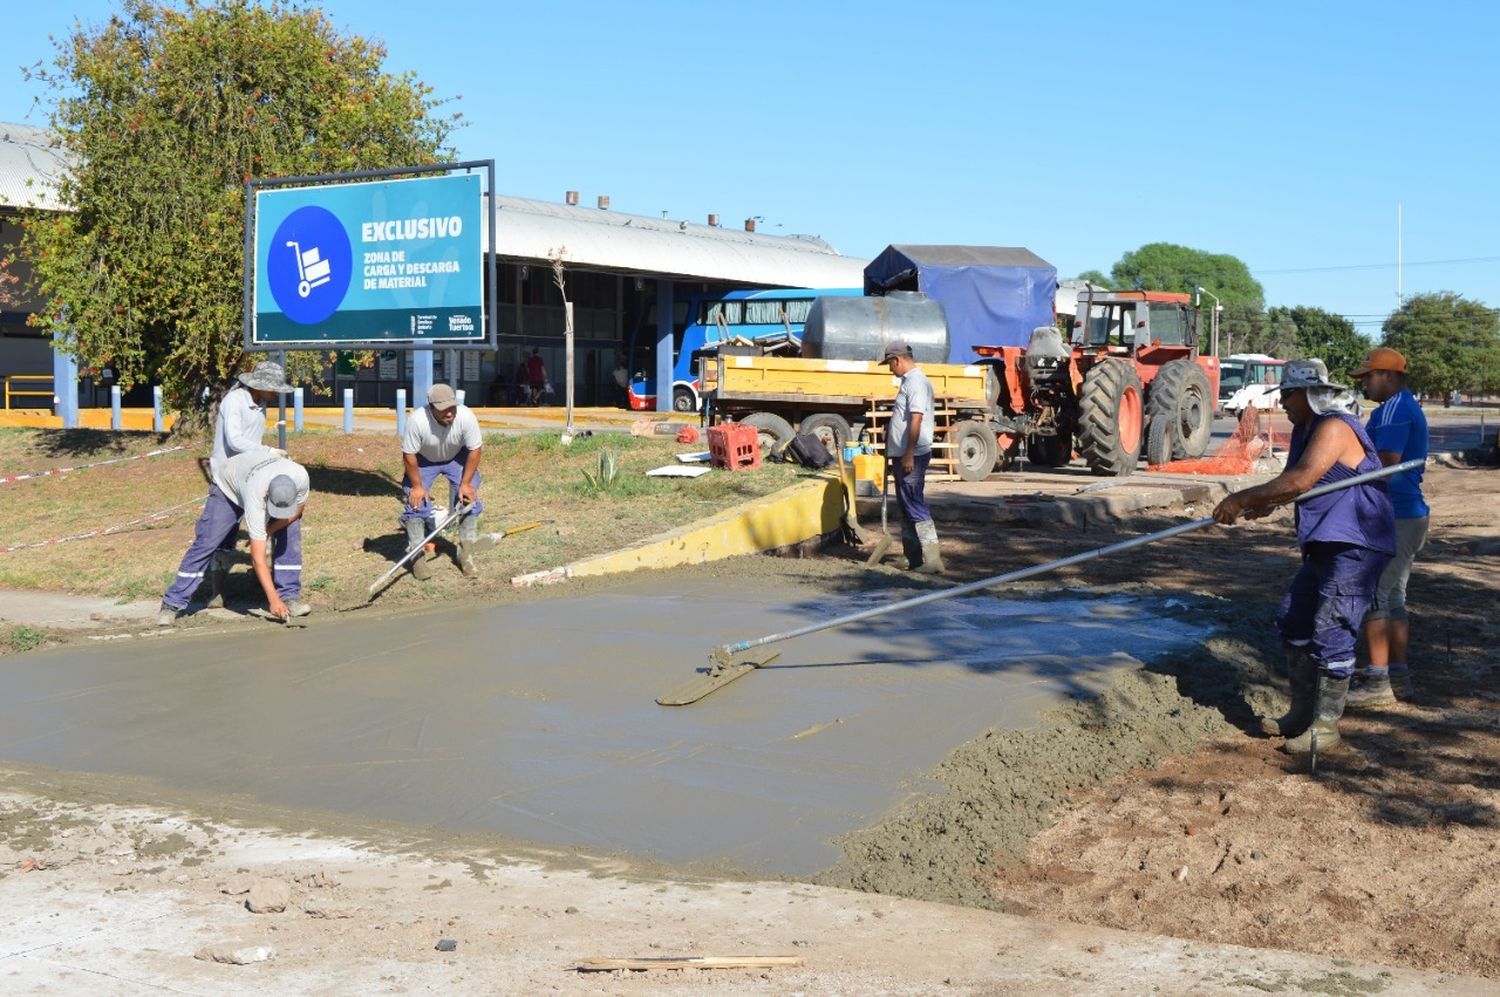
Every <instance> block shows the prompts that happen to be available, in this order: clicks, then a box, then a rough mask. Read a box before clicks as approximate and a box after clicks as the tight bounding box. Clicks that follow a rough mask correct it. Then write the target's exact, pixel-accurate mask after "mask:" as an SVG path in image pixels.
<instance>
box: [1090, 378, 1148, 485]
mask: <svg viewBox="0 0 1500 997" xmlns="http://www.w3.org/2000/svg"><path fill="white" fill-rule="evenodd" d="M1144 415H1145V410H1144V406H1143V405H1142V403H1141V379H1140V377H1139V376H1137V375H1136V372H1135V368H1134V367H1133V366H1131V365H1130V364H1128V363H1126V362H1125V361H1123V360H1101V361H1099V362H1098V363H1096V364H1094V366H1092V367H1090V368H1089V372H1088V373H1087V374H1086V375H1084V378H1083V389H1082V390H1081V391H1080V392H1079V394H1078V450H1079V452H1080V453H1081V454H1083V459H1084V462H1085V463H1087V464H1088V466H1089V470H1090V471H1093V472H1094V473H1095V474H1100V475H1124V474H1130V473H1132V472H1133V471H1135V465H1136V460H1137V459H1138V458H1139V456H1140V452H1141V429H1142V427H1143V425H1144Z"/></svg>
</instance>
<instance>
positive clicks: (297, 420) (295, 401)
mask: <svg viewBox="0 0 1500 997" xmlns="http://www.w3.org/2000/svg"><path fill="white" fill-rule="evenodd" d="M292 413H293V414H292V426H293V428H295V429H296V430H297V432H299V433H300V432H302V389H301V388H294V389H293V390H292Z"/></svg>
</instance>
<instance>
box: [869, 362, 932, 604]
mask: <svg viewBox="0 0 1500 997" xmlns="http://www.w3.org/2000/svg"><path fill="white" fill-rule="evenodd" d="M881 363H885V364H889V365H890V368H891V373H892V374H893V375H895V376H896V377H898V378H900V380H901V387H900V390H898V391H897V392H896V402H895V406H894V407H893V408H892V410H891V421H890V425H889V427H888V428H887V429H886V437H885V457H886V460H889V461H891V462H892V463H891V476H892V477H893V478H894V479H895V482H896V504H897V506H899V507H900V509H901V549H902V550H903V551H905V552H906V567H907V570H909V571H917V572H921V573H922V574H924V575H936V574H941V573H942V571H943V555H942V550H941V548H940V547H939V546H938V535H937V526H936V524H934V523H933V521H932V510H930V509H928V508H927V498H926V487H927V465H928V463H929V462H931V460H932V422H933V411H934V405H933V395H932V382H931V381H929V380H928V379H927V375H926V374H924V373H922V368H920V367H918V366H917V362H916V360H915V359H913V358H912V353H911V344H909V343H907V342H906V340H904V339H893V340H891V341H890V342H889V343H887V344H886V346H885V352H884V353H883V354H882V355H881Z"/></svg>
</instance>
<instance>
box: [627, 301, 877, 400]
mask: <svg viewBox="0 0 1500 997" xmlns="http://www.w3.org/2000/svg"><path fill="white" fill-rule="evenodd" d="M862 293H863V290H862V289H861V288H857V287H837V288H806V287H804V288H789V289H776V290H768V291H725V292H723V293H720V294H707V295H695V296H693V297H690V298H688V299H687V300H686V301H685V302H683V301H678V302H676V307H675V308H674V309H673V312H674V314H673V323H672V348H673V353H674V356H673V357H672V409H673V410H674V411H677V412H695V411H697V410H698V408H699V407H700V406H701V405H702V399H701V397H700V396H699V393H698V392H699V385H698V371H697V366H696V361H695V360H694V358H693V354H694V353H695V352H697V351H699V350H703V349H705V348H713V347H715V346H717V345H718V344H719V343H722V342H724V341H726V340H731V339H748V340H751V341H755V340H762V339H770V338H773V337H775V336H778V335H790V336H792V337H793V338H795V339H798V340H800V339H801V338H802V328H803V326H804V325H805V324H806V322H807V313H808V312H809V311H811V310H812V304H813V301H814V299H816V298H822V297H833V296H841V297H858V296H860V295H861V294H862ZM655 313H656V309H655V308H654V307H652V308H648V309H647V310H646V312H645V313H644V315H643V316H642V319H641V321H640V323H639V324H638V325H637V326H636V328H635V330H634V331H633V332H632V334H631V339H630V371H631V377H630V388H629V389H628V392H627V397H628V400H629V404H630V407H631V408H632V409H636V410H637V411H644V410H651V409H655V408H656V314H655Z"/></svg>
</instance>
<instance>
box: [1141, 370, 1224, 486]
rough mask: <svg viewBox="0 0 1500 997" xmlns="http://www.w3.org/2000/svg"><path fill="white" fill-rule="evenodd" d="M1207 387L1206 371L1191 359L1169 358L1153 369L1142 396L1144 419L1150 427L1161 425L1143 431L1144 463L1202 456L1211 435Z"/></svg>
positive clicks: (1211, 418) (1211, 423)
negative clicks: (1155, 370) (1148, 386)
mask: <svg viewBox="0 0 1500 997" xmlns="http://www.w3.org/2000/svg"><path fill="white" fill-rule="evenodd" d="M1208 389H1209V385H1208V375H1207V374H1205V373H1204V372H1203V368H1202V367H1200V366H1198V365H1197V364H1196V363H1194V362H1193V361H1192V360H1188V359H1183V360H1173V361H1172V362H1171V363H1167V364H1163V365H1162V368H1161V370H1159V371H1157V374H1156V377H1154V378H1152V379H1151V391H1150V394H1149V395H1148V396H1147V398H1146V422H1147V423H1148V425H1151V426H1152V427H1153V428H1154V427H1155V425H1156V423H1158V422H1160V423H1161V428H1160V429H1159V430H1156V431H1155V432H1151V433H1148V434H1147V441H1146V442H1147V446H1146V462H1147V463H1148V464H1165V463H1166V462H1167V461H1169V460H1188V459H1193V458H1197V457H1202V456H1203V454H1204V452H1205V451H1206V450H1207V449H1208V442H1209V439H1210V437H1212V435H1213V416H1212V413H1213V402H1212V401H1211V400H1210V398H1209V394H1208ZM1153 444H1154V445H1153Z"/></svg>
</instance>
